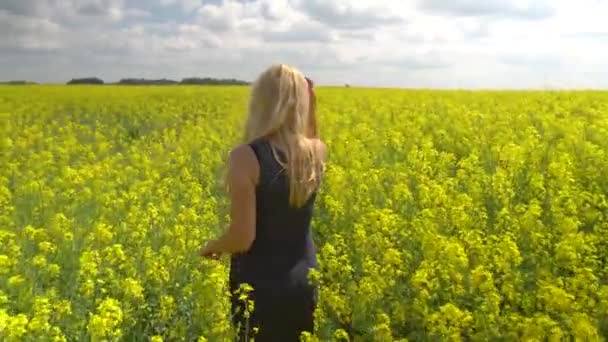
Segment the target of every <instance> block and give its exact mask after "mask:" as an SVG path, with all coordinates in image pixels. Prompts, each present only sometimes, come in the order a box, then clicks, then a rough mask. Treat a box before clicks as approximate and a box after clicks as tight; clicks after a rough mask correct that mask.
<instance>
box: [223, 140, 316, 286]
mask: <svg viewBox="0 0 608 342" xmlns="http://www.w3.org/2000/svg"><path fill="white" fill-rule="evenodd" d="M249 146H250V147H251V148H252V150H253V151H254V153H255V155H256V157H257V159H258V163H259V170H260V172H259V181H258V185H257V188H256V234H255V240H254V242H253V244H252V246H251V248H250V249H249V250H248V251H247V252H245V253H242V254H236V255H233V257H232V266H231V283H232V284H233V285H234V286H236V284H237V283H248V284H250V285H251V286H253V287H254V289H255V290H256V292H265V291H272V292H275V293H276V291H277V290H294V291H298V290H302V289H305V288H308V287H309V286H308V283H309V281H308V273H309V269H310V268H315V267H317V263H316V257H315V246H314V243H313V239H312V230H311V219H312V215H313V206H314V202H315V199H316V192H315V193H313V194H312V195H311V196H310V198H309V199H308V200H307V201H306V203H305V204H304V205H303V206H302V207H299V208H295V207H293V206H291V205H290V202H289V182H288V180H287V174H286V172H285V170H284V168H283V166H282V165H281V163H279V161H277V159H276V157H275V153H274V152H273V148H272V145H271V143H270V142H269V141H268V140H267V139H257V140H255V141H254V142H252V143H251V144H249ZM274 150H275V151H276V152H277V154H276V155H277V156H278V157H279V158H281V160H282V161H283V162H284V160H285V155H284V154H283V153H282V152H281V151H280V150H277V149H276V148H275V149H274ZM288 292H291V291H288Z"/></svg>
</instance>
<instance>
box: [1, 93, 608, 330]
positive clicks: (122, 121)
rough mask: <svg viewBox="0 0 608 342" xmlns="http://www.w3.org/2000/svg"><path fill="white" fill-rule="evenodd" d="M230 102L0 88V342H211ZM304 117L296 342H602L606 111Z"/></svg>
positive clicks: (392, 99) (577, 99)
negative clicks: (310, 144)
mask: <svg viewBox="0 0 608 342" xmlns="http://www.w3.org/2000/svg"><path fill="white" fill-rule="evenodd" d="M247 95H248V90H247V89H246V88H241V87H186V86H184V87H177V88H176V87H129V88H127V87H120V86H104V87H86V86H73V87H69V88H68V87H65V86H24V87H9V86H0V165H1V167H0V340H1V341H58V342H59V341H84V340H86V341H89V340H90V341H123V340H124V341H157V342H160V341H193V340H196V341H201V342H202V341H229V340H230V337H231V334H232V328H231V325H230V315H229V308H230V302H229V299H228V294H227V270H228V268H227V266H228V264H227V262H226V260H225V259H224V261H222V262H217V261H207V260H202V259H201V258H200V257H199V256H198V254H197V252H198V249H199V248H200V247H201V245H202V244H203V243H204V242H205V240H206V239H208V238H210V237H213V236H216V235H217V234H218V233H219V232H220V231H221V230H222V229H223V227H225V226H226V224H227V222H228V212H229V211H228V206H227V201H226V200H227V197H226V195H225V193H224V189H223V187H222V184H221V180H222V175H223V173H224V171H225V164H224V162H225V160H226V156H227V152H228V151H229V149H230V148H231V147H232V146H234V144H236V143H238V141H239V138H240V137H241V129H242V127H243V122H244V119H245V113H246V105H247V101H246V99H247ZM318 99H319V102H320V103H319V113H318V114H319V122H320V124H321V133H322V135H323V137H324V139H325V140H326V142H327V145H328V146H329V150H330V153H329V161H328V165H327V174H326V176H325V177H324V183H323V187H322V191H321V193H320V195H319V197H318V202H317V203H318V206H317V208H316V211H315V217H314V222H313V229H314V238H315V240H316V242H317V245H318V256H319V265H320V269H319V270H318V272H313V274H312V275H313V278H314V281H315V282H318V283H319V285H320V296H319V298H320V300H319V307H318V310H317V319H316V329H315V333H314V334H307V335H306V336H304V340H306V341H331V340H334V341H439V340H450V341H494V340H500V341H503V340H507V341H519V340H528V341H532V340H534V341H545V340H549V341H560V340H578V341H603V340H605V336H608V199H607V197H608V181H607V180H608V116H607V115H606V113H608V94H606V93H599V92H554V93H551V92H465V91H422V90H420V91H413V90H409V91H402V90H385V89H382V90H381V89H375V90H372V89H355V88H349V89H335V88H334V89H331V88H320V89H319V90H318ZM245 290H248V289H247V288H245ZM241 299H242V300H243V301H247V298H246V296H244V297H243V298H241ZM247 303H248V304H249V305H248V307H249V308H251V309H253V310H255V303H254V302H249V301H248V302H247Z"/></svg>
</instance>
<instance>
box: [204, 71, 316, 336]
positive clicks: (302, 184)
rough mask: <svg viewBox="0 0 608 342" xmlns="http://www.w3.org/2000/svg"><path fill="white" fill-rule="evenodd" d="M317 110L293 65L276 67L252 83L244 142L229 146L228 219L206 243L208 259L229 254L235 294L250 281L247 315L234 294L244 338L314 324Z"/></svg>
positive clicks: (294, 330)
mask: <svg viewBox="0 0 608 342" xmlns="http://www.w3.org/2000/svg"><path fill="white" fill-rule="evenodd" d="M315 110H316V98H315V94H314V91H313V84H312V81H310V80H309V79H308V78H307V77H305V76H304V75H303V74H302V73H301V72H300V71H298V70H297V69H295V68H293V67H291V66H288V65H276V66H272V67H270V68H269V69H267V70H265V71H264V72H263V73H262V74H261V75H260V76H259V78H258V79H257V80H256V82H255V83H254V84H253V87H252V91H251V98H250V102H249V117H248V119H247V123H246V128H245V143H244V144H243V145H240V146H238V147H236V148H234V149H233V150H232V151H231V153H230V161H229V167H228V170H229V171H228V177H227V180H228V182H227V183H228V188H229V194H230V198H231V222H230V226H229V228H228V230H227V231H226V233H224V235H223V236H222V237H220V238H219V239H217V240H212V241H210V242H209V243H207V244H206V246H205V247H204V248H203V249H202V250H201V254H202V255H203V256H204V257H208V258H217V257H218V256H219V255H221V254H223V253H227V254H231V255H232V256H231V269H230V289H231V292H232V293H235V292H236V291H237V289H238V288H239V286H240V285H241V284H249V285H251V286H252V287H253V292H252V293H250V298H251V299H252V300H253V301H254V310H253V312H252V313H251V316H250V317H249V318H247V315H246V314H244V311H245V307H244V305H243V303H241V302H240V301H239V299H238V295H234V296H233V302H232V315H233V324H234V325H235V327H238V328H239V329H238V330H239V334H240V336H239V340H243V341H245V340H247V341H248V338H251V337H255V340H256V341H258V342H260V341H261V342H263V341H281V342H289V341H298V337H299V336H300V334H301V333H302V332H305V331H306V332H311V333H312V331H313V325H314V324H313V322H314V320H313V312H314V309H315V307H316V298H317V296H316V294H317V288H316V287H315V286H313V285H311V284H310V282H309V279H308V275H309V270H310V269H311V268H316V267H317V261H316V251H315V246H314V243H313V239H312V233H311V217H312V215H313V206H314V203H315V198H316V195H317V191H318V189H319V185H320V182H321V176H322V172H323V165H324V162H325V155H326V147H325V144H324V143H323V142H322V141H321V140H320V139H319V137H318V129H317V120H316V112H315Z"/></svg>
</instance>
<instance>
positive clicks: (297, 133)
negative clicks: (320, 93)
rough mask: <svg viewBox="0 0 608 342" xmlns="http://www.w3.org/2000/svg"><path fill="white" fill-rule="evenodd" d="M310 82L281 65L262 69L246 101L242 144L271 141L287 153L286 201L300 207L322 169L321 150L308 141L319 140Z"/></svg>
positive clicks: (299, 73) (315, 183)
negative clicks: (287, 185) (259, 140)
mask: <svg viewBox="0 0 608 342" xmlns="http://www.w3.org/2000/svg"><path fill="white" fill-rule="evenodd" d="M312 87H313V85H312V81H311V80H309V79H308V78H306V77H305V76H304V75H303V74H302V73H301V72H300V71H298V70H297V69H295V68H293V67H291V66H288V65H284V64H280V65H274V66H271V67H270V68H268V69H267V70H265V71H264V72H263V73H262V74H261V75H260V76H259V77H258V79H257V80H256V81H255V82H254V84H253V86H252V89H251V97H250V100H249V116H248V119H247V124H246V127H245V141H246V142H248V143H249V142H252V141H254V140H256V139H259V138H272V140H273V141H275V142H278V143H279V145H280V146H283V147H284V148H285V149H286V150H285V151H283V152H284V153H285V157H286V158H287V161H286V163H283V162H282V161H281V159H280V158H279V157H278V155H277V151H276V149H275V147H272V151H273V154H274V156H275V158H276V159H277V161H278V162H279V163H280V164H281V165H282V166H283V167H284V168H285V169H286V171H287V176H288V179H289V201H290V204H291V205H292V206H296V207H300V206H302V205H304V203H305V202H306V201H307V200H308V198H309V197H310V195H311V194H312V193H313V192H314V191H315V190H316V188H317V186H318V184H319V182H320V178H321V173H322V169H323V157H322V156H321V151H320V150H319V149H318V148H317V146H315V144H314V143H313V141H311V140H310V139H311V138H318V127H317V119H316V112H315V110H316V98H315V95H314V91H313V89H312Z"/></svg>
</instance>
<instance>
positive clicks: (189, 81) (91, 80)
mask: <svg viewBox="0 0 608 342" xmlns="http://www.w3.org/2000/svg"><path fill="white" fill-rule="evenodd" d="M67 84H105V83H104V81H103V80H102V79H99V78H97V77H85V78H74V79H71V80H70V81H68V82H67ZM108 84H118V85H248V84H249V82H246V81H241V80H237V79H234V78H228V79H218V78H211V77H203V78H200V77H190V78H184V79H182V80H181V81H179V82H178V81H175V80H169V79H165V78H163V79H145V78H123V79H121V80H120V81H118V82H115V83H108Z"/></svg>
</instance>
